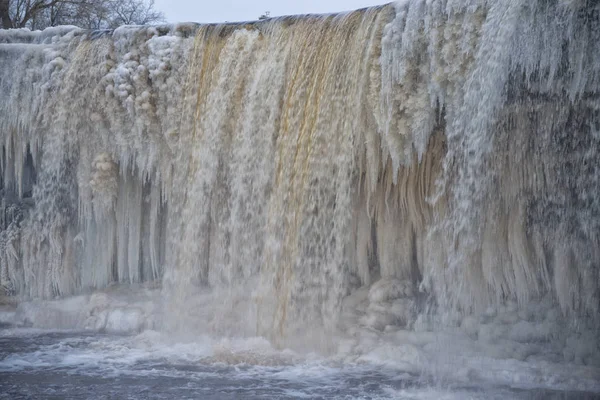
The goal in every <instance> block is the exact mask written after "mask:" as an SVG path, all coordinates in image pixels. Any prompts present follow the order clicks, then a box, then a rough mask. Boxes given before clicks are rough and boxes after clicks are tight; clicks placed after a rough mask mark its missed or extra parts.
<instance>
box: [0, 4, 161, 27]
mask: <svg viewBox="0 0 600 400" xmlns="http://www.w3.org/2000/svg"><path fill="white" fill-rule="evenodd" d="M164 20H165V18H164V14H163V13H162V12H159V11H157V10H155V9H154V0H0V23H1V24H2V25H1V27H2V28H5V29H8V28H22V27H29V28H31V29H43V28H46V27H48V26H56V25H77V26H80V27H82V28H87V29H106V28H116V27H118V26H120V25H125V24H127V25H133V24H135V25H145V24H151V23H158V22H163V21H164Z"/></svg>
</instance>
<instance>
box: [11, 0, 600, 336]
mask: <svg viewBox="0 0 600 400" xmlns="http://www.w3.org/2000/svg"><path fill="white" fill-rule="evenodd" d="M599 89H600V5H599V4H598V3H597V2H594V1H591V0H589V1H585V0H571V1H566V0H561V1H558V0H544V1H542V0H538V1H531V0H518V1H510V2H508V1H484V0H435V1H419V0H414V1H401V2H397V3H393V4H390V5H387V6H382V7H374V8H369V9H364V10H359V11H355V12H351V13H345V14H333V15H322V16H310V15H307V16H298V17H281V18H274V19H270V20H266V21H261V22H249V23H238V24H221V25H173V26H164V27H123V28H120V29H117V30H116V31H114V32H112V31H111V32H88V31H82V30H79V29H76V28H70V27H61V28H52V29H47V30H45V31H43V32H29V31H20V30H13V31H0V141H1V143H2V154H1V156H2V157H1V160H0V161H1V170H2V173H1V176H2V179H1V183H2V194H3V196H2V216H1V221H0V222H1V228H2V231H1V233H0V271H1V274H0V283H1V284H2V286H3V287H4V290H5V291H6V292H8V293H10V294H14V295H21V296H25V297H46V298H51V297H55V296H65V295H70V294H74V293H77V292H81V291H86V290H89V289H98V288H103V287H106V286H107V285H110V284H111V283H114V282H120V283H127V284H137V283H141V282H158V283H162V285H163V291H164V292H165V296H167V297H169V298H171V299H172V301H173V302H174V303H175V304H178V305H179V308H180V309H181V308H185V309H186V310H189V311H191V310H193V309H194V308H196V306H197V307H198V308H201V307H200V305H196V306H194V305H191V304H190V303H189V302H188V299H189V296H191V295H192V294H193V293H196V292H198V291H200V290H205V289H206V288H211V290H214V291H215V292H216V293H219V298H220V299H221V302H224V303H225V304H226V305H227V307H229V309H230V310H231V309H235V308H236V307H242V308H244V309H246V308H248V309H250V308H251V309H252V312H253V313H255V314H253V315H255V317H253V318H252V320H253V322H255V323H256V330H257V331H258V332H259V333H266V334H271V335H282V336H285V334H286V332H287V331H290V330H293V329H298V328H301V327H303V326H306V325H307V324H310V325H312V326H314V325H323V326H326V327H329V328H331V329H333V327H334V326H335V325H336V323H337V321H338V319H339V317H340V315H342V314H343V313H342V308H343V307H342V302H343V300H344V299H345V298H346V299H348V297H347V296H348V295H352V296H350V297H349V298H350V299H358V300H356V301H358V302H360V301H366V302H367V303H368V307H367V309H366V310H363V311H364V312H365V316H364V318H363V319H362V320H361V321H362V322H361V323H363V324H366V325H368V326H371V327H372V328H375V329H383V328H384V327H385V326H389V325H402V326H408V327H410V326H413V324H415V323H417V322H418V321H420V320H419V319H418V318H417V315H418V314H421V315H425V314H444V313H447V312H457V313H458V314H460V315H463V316H464V315H469V314H471V313H476V312H481V311H484V310H486V309H487V308H488V307H489V306H500V305H505V304H516V306H517V308H519V307H520V308H523V309H525V308H527V307H528V306H529V305H530V304H533V303H535V304H539V302H540V301H544V302H546V303H549V304H551V305H553V306H556V307H559V308H560V310H561V313H562V315H563V316H564V317H565V318H566V319H567V320H569V321H572V322H576V323H583V324H590V325H593V326H598V322H599V321H600V318H599V317H598V316H599V315H600V313H599V312H600V309H599V307H600V268H599V264H600V243H599V240H600V200H599V199H600V196H599V195H598V194H599V193H600V171H599V169H600V162H599V161H598V158H599V155H600V98H599V95H600V94H599ZM240 292H241V293H245V296H246V297H245V300H244V304H238V303H239V302H240V301H239V300H236V299H237V297H236V296H237V294H239V293H240ZM234 293H236V294H235V295H234ZM363 294H364V296H363ZM353 296H354V297H353ZM361 296H363V297H361ZM360 299H362V300H360ZM236 302H238V303H236ZM347 304H348V302H347V301H346V305H347ZM355 306H356V307H359V306H357V305H356V304H355ZM344 307H346V306H344ZM196 311H197V310H196ZM230 317H231V319H232V322H234V323H238V322H239V320H240V318H241V319H242V320H243V319H244V316H242V317H240V316H239V315H236V316H235V317H234V316H230ZM221 318H224V317H223V316H221ZM254 319H256V321H254ZM582 321H583V322H582Z"/></svg>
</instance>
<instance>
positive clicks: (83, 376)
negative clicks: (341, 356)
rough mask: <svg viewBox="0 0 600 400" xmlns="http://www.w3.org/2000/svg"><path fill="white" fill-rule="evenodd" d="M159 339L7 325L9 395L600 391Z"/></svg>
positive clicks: (3, 392)
mask: <svg viewBox="0 0 600 400" xmlns="http://www.w3.org/2000/svg"><path fill="white" fill-rule="evenodd" d="M159 339H160V338H158V337H157V336H153V335H148V334H146V335H144V334H142V335H138V336H118V335H106V334H99V333H86V332H49V331H36V330H31V329H29V330H24V329H8V328H7V327H4V329H2V328H0V398H1V399H513V398H514V399H594V398H598V397H597V396H594V395H593V394H585V393H577V392H576V393H564V392H556V391H539V390H536V391H523V390H514V389H509V388H498V387H477V386H473V387H463V386H453V385H450V384H444V385H439V384H436V385H434V384H432V383H431V381H427V379H424V378H422V377H416V376H411V375H409V374H406V373H402V372H398V371H395V370H392V369H386V368H381V367H376V366H373V365H365V364H351V365H349V364H347V363H336V362H335V361H334V360H323V359H317V358H315V359H312V360H311V359H303V360H301V361H298V360H294V357H292V356H289V355H286V354H280V355H277V354H275V353H271V352H268V353H269V354H266V355H265V354H261V347H264V343H262V342H260V341H258V342H257V341H256V340H255V341H254V342H252V341H248V340H246V341H244V340H240V341H238V342H227V343H226V344H223V343H218V342H215V341H211V340H210V339H206V338H198V340H197V341H196V342H188V343H179V344H173V343H170V344H165V343H164V342H161V340H159ZM215 349H217V350H215ZM219 349H221V350H219ZM249 349H252V350H249Z"/></svg>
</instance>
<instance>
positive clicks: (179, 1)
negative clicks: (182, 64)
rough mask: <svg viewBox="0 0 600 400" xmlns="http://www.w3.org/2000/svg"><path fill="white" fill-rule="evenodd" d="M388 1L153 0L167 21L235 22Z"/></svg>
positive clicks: (343, 9) (366, 5) (347, 8)
mask: <svg viewBox="0 0 600 400" xmlns="http://www.w3.org/2000/svg"><path fill="white" fill-rule="evenodd" d="M391 1H392V0H387V1H385V0H384V1H381V0H155V8H156V9H157V10H159V11H162V12H164V13H165V16H166V18H167V21H168V22H224V21H229V22H235V21H248V20H255V19H258V17H259V16H260V15H262V14H264V12H265V11H270V13H271V16H272V17H278V16H281V15H294V14H314V13H319V14H322V13H330V12H338V11H348V10H356V9H359V8H364V7H369V6H373V5H378V4H386V3H390V2H391Z"/></svg>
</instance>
